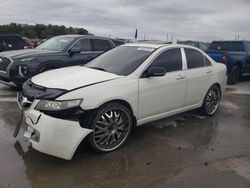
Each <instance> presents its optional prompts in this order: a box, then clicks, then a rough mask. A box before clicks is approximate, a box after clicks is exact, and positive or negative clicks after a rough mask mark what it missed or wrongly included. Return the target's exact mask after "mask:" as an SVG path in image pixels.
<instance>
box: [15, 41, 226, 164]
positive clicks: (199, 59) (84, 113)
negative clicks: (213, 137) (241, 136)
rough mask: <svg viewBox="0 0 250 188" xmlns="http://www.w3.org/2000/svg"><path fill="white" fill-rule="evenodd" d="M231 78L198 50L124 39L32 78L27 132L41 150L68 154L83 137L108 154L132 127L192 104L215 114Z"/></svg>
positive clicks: (26, 89)
mask: <svg viewBox="0 0 250 188" xmlns="http://www.w3.org/2000/svg"><path fill="white" fill-rule="evenodd" d="M226 80H227V76H226V67H225V66H224V65H223V64H219V63H215V62H214V61H213V60H212V59H211V58H210V57H209V56H208V55H207V54H205V53H204V52H202V51H201V50H199V49H197V48H194V47H191V46H185V45H153V44H127V45H123V46H120V47H117V48H115V49H113V50H111V51H109V52H106V53H105V54H102V55H101V56H99V57H97V58H96V59H94V60H92V61H91V62H90V63H88V64H87V65H85V66H74V67H70V68H62V69H57V70H52V71H48V72H45V73H43V74H40V75H37V76H35V77H33V78H32V79H31V80H28V81H27V82H26V83H25V84H24V86H23V93H22V96H20V97H19V103H20V104H21V106H22V109H23V110H24V114H25V118H26V122H27V124H28V127H27V131H26V132H25V134H24V136H25V137H27V138H28V139H29V141H30V142H31V143H32V147H33V148H35V149H36V150H38V151H41V152H44V153H47V154H50V155H53V156H57V157H60V158H64V159H68V160H70V159H71V158H72V156H73V154H74V152H75V150H76V148H77V147H78V145H79V144H80V143H81V141H82V140H83V139H84V138H85V137H87V139H88V142H89V144H90V145H91V146H92V147H93V149H94V150H96V151H97V152H110V151H113V150H115V149H118V148H120V147H121V146H122V145H123V144H124V143H125V142H126V141H127V140H128V137H129V135H130V133H131V130H132V128H133V127H134V126H139V125H142V124H145V123H148V122H151V121H155V120H159V119H162V118H166V117H168V116H172V115H174V114H178V113H181V112H184V111H188V110H192V109H199V110H200V111H201V112H202V113H203V114H204V115H213V114H214V113H215V112H216V110H217V109H218V106H219V102H220V99H221V94H222V92H223V91H224V89H225V84H226Z"/></svg>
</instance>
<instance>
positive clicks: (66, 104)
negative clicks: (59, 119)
mask: <svg viewBox="0 0 250 188" xmlns="http://www.w3.org/2000/svg"><path fill="white" fill-rule="evenodd" d="M81 103H82V99H75V100H67V101H49V100H41V101H39V103H38V104H37V105H36V107H35V110H39V111H61V110H67V109H71V108H76V107H79V106H80V105H81Z"/></svg>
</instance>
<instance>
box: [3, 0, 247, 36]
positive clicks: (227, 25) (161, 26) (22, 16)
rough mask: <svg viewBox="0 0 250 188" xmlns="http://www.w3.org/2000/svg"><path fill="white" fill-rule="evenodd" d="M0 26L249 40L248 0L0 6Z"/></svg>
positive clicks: (81, 0)
mask: <svg viewBox="0 0 250 188" xmlns="http://www.w3.org/2000/svg"><path fill="white" fill-rule="evenodd" d="M0 10H1V11H0V24H8V23H11V22H16V23H28V24H35V23H42V24H59V25H65V26H73V27H83V28H85V29H87V30H88V31H89V32H91V33H93V34H96V35H101V36H112V37H124V38H133V37H134V33H135V28H137V29H138V39H141V38H143V37H144V35H145V37H146V38H147V39H161V40H166V38H167V35H168V38H171V36H172V35H173V36H174V40H176V39H193V40H205V41H210V40H214V39H225V40H226V39H234V37H235V35H240V38H241V39H249V40H250V0H88V1H85V0H1V4H0Z"/></svg>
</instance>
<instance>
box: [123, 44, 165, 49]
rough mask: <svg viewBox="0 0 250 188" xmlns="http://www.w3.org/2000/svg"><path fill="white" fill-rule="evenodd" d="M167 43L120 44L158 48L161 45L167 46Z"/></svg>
mask: <svg viewBox="0 0 250 188" xmlns="http://www.w3.org/2000/svg"><path fill="white" fill-rule="evenodd" d="M168 45H169V44H152V43H128V44H124V45H122V46H135V47H146V48H160V47H162V46H168Z"/></svg>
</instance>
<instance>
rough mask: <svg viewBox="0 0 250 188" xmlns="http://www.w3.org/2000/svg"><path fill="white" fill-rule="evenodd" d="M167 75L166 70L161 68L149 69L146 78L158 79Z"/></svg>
mask: <svg viewBox="0 0 250 188" xmlns="http://www.w3.org/2000/svg"><path fill="white" fill-rule="evenodd" d="M166 73H167V71H166V69H164V68H162V67H150V68H149V69H148V70H147V71H146V77H147V78H148V77H158V76H165V74H166Z"/></svg>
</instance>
